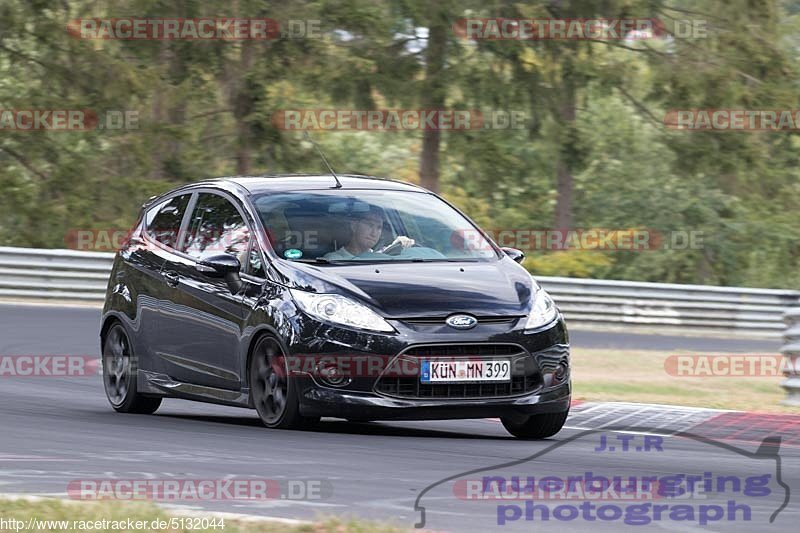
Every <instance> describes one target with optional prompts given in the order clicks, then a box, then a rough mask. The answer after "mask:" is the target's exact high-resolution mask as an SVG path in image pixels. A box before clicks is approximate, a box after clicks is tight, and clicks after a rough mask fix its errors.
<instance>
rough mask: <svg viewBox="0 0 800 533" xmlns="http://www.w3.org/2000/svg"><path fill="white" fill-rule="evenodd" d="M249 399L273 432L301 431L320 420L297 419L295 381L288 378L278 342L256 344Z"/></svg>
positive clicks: (264, 340)
mask: <svg viewBox="0 0 800 533" xmlns="http://www.w3.org/2000/svg"><path fill="white" fill-rule="evenodd" d="M248 374H249V378H250V395H251V398H252V401H253V407H255V410H256V412H258V416H259V418H261V422H262V423H263V424H264V425H265V426H266V427H268V428H272V429H303V428H308V427H311V426H313V425H314V424H315V423H317V422H318V421H319V417H306V416H301V415H300V401H299V395H298V392H297V380H296V378H293V377H292V376H290V375H289V372H288V367H287V364H286V356H285V355H284V353H283V350H282V349H281V347H280V344H278V341H277V340H275V339H274V338H273V337H271V336H269V335H265V336H263V337H261V338H259V339H258V340H257V341H256V344H255V345H254V346H253V353H252V356H251V357H250V365H249V369H248Z"/></svg>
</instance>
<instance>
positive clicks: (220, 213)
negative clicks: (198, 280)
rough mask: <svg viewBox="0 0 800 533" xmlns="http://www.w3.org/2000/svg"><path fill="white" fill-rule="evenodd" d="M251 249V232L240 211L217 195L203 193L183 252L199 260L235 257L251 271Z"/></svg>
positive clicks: (190, 220)
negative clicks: (213, 256)
mask: <svg viewBox="0 0 800 533" xmlns="http://www.w3.org/2000/svg"><path fill="white" fill-rule="evenodd" d="M249 248H250V231H249V230H248V228H247V224H245V222H244V220H243V219H242V216H241V215H240V214H239V211H237V210H236V207H234V205H233V204H232V203H230V202H229V201H228V200H227V199H226V198H224V197H222V196H219V195H217V194H211V193H200V195H199V196H198V197H197V203H196V204H195V208H194V211H193V212H192V216H191V218H190V219H189V228H188V230H187V233H186V242H185V245H184V249H183V251H184V252H186V253H187V254H189V255H190V256H192V257H194V258H198V259H199V258H200V257H201V256H202V255H204V254H209V253H218V254H222V253H226V254H232V255H235V256H236V257H237V258H238V259H239V262H240V263H241V264H242V267H243V268H247V265H248V263H249V259H248V250H249Z"/></svg>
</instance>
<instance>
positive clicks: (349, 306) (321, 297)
mask: <svg viewBox="0 0 800 533" xmlns="http://www.w3.org/2000/svg"><path fill="white" fill-rule="evenodd" d="M290 292H291V293H292V297H293V298H294V301H295V302H297V305H299V306H300V309H302V310H303V311H305V312H306V313H308V314H309V315H311V316H313V317H314V318H318V319H320V320H324V321H326V322H334V323H336V324H341V325H343V326H350V327H351V328H357V329H367V330H370V331H380V332H384V333H392V332H394V328H393V327H392V326H390V325H389V323H388V322H386V321H385V320H384V319H383V317H381V316H380V315H378V314H377V313H375V312H374V311H372V310H371V309H370V308H368V307H366V306H364V305H361V304H360V303H357V302H354V301H353V300H351V299H349V298H345V297H344V296H339V295H338V294H317V293H314V292H306V291H299V290H291V291H290Z"/></svg>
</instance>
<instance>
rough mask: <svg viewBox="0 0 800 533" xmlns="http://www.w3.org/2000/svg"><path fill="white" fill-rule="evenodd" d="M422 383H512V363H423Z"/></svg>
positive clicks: (493, 361)
mask: <svg viewBox="0 0 800 533" xmlns="http://www.w3.org/2000/svg"><path fill="white" fill-rule="evenodd" d="M419 379H420V382H421V383H480V382H485V381H492V382H508V381H511V361H509V360H508V359H493V360H491V361H422V368H421V373H420V378H419Z"/></svg>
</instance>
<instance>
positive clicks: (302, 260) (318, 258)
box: [289, 257, 341, 265]
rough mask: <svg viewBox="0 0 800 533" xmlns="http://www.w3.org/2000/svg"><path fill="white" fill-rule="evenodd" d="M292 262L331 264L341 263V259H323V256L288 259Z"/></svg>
mask: <svg viewBox="0 0 800 533" xmlns="http://www.w3.org/2000/svg"><path fill="white" fill-rule="evenodd" d="M289 261H292V262H293V263H309V264H316V265H332V264H334V263H341V261H331V260H330V259H325V258H324V257H317V258H315V259H289Z"/></svg>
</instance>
